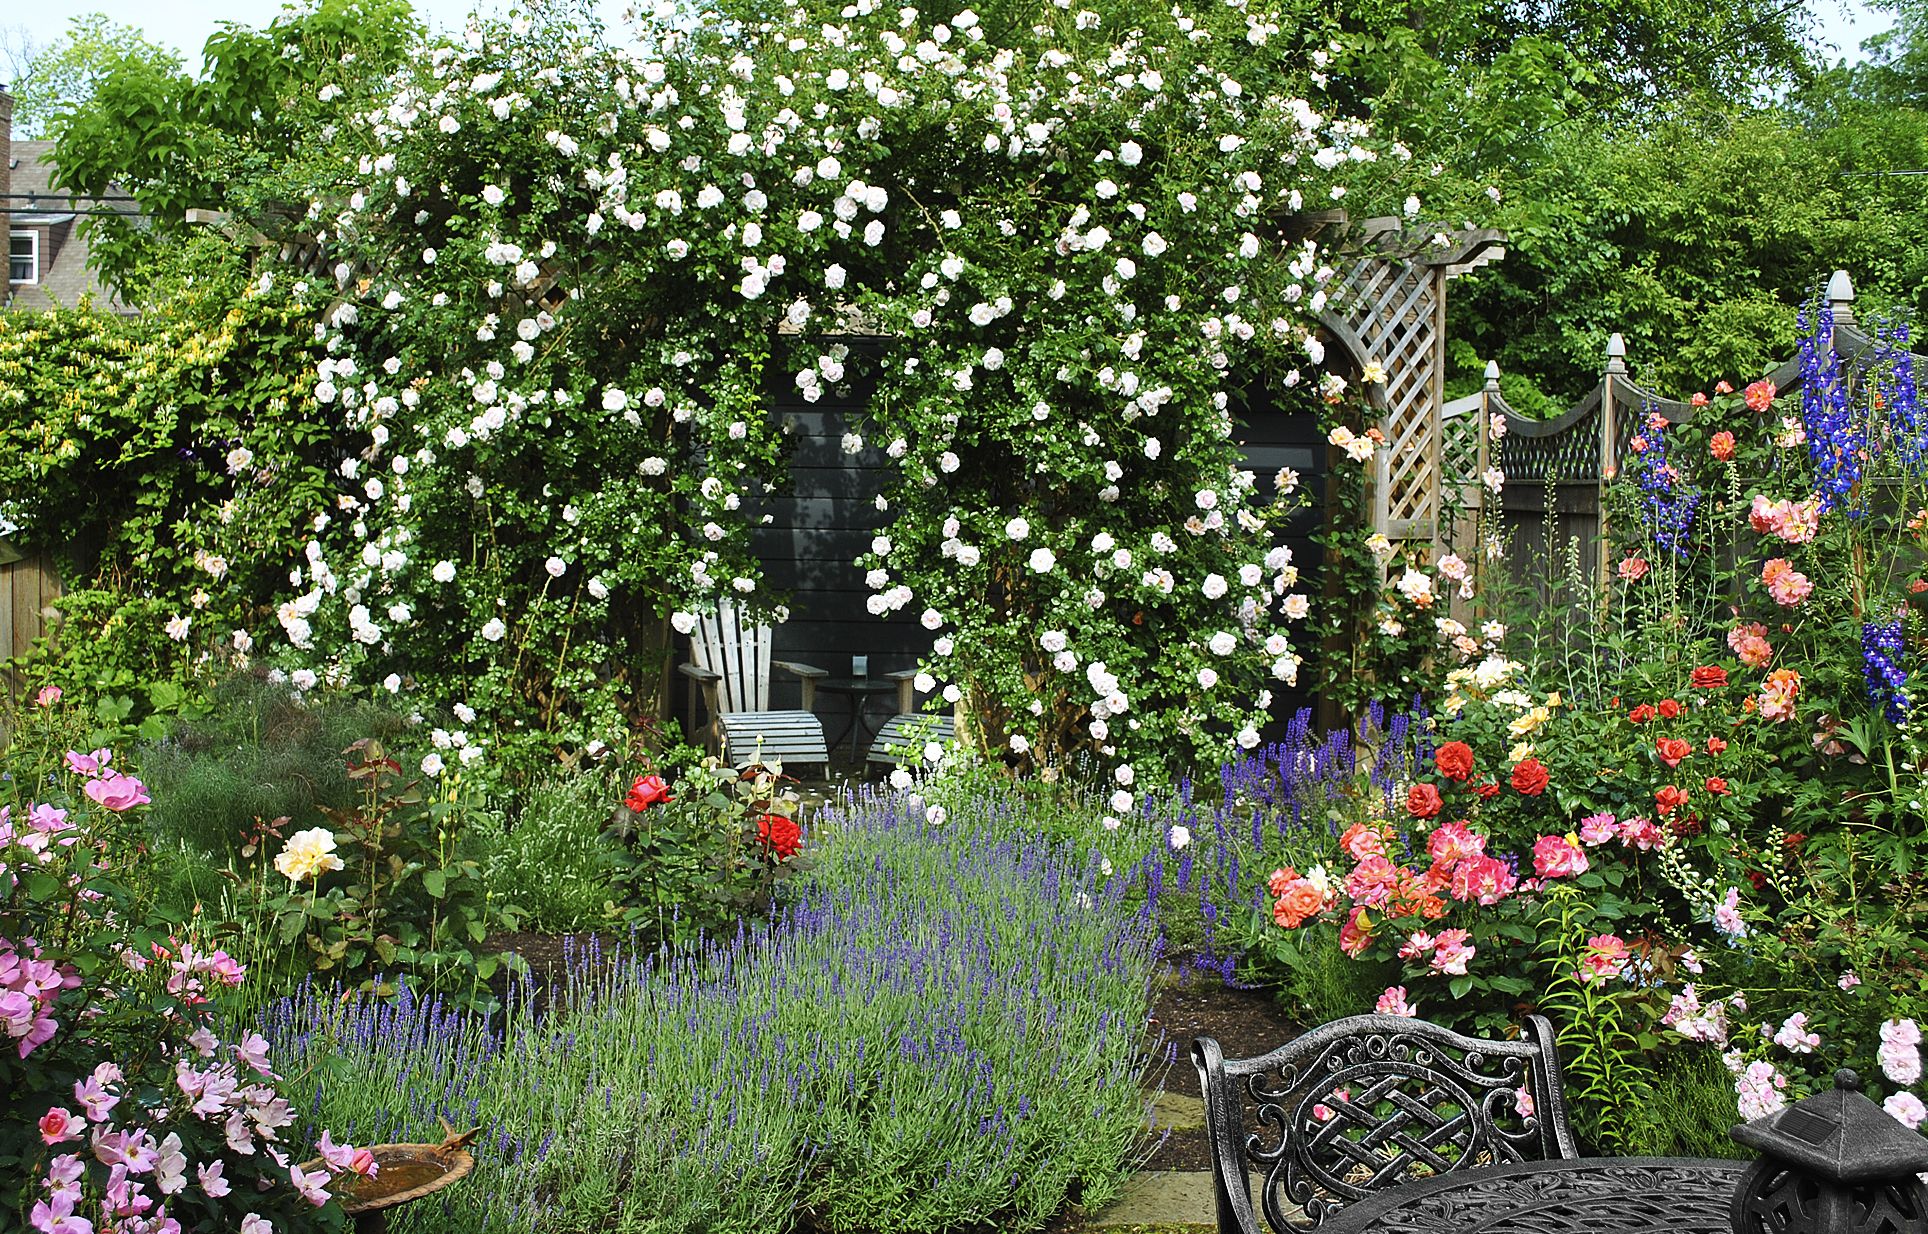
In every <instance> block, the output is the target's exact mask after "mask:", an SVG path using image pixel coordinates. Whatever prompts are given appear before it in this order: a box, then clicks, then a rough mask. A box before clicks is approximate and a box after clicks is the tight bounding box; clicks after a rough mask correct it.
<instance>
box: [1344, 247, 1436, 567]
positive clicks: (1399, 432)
mask: <svg viewBox="0 0 1928 1234" xmlns="http://www.w3.org/2000/svg"><path fill="white" fill-rule="evenodd" d="M1346 288H1347V295H1346V297H1345V301H1344V303H1343V305H1342V306H1341V307H1340V310H1339V311H1340V313H1341V315H1342V316H1343V318H1344V320H1345V323H1346V325H1347V326H1348V327H1349V328H1350V329H1351V330H1352V332H1353V333H1354V334H1355V335H1357V336H1358V339H1359V341H1360V343H1361V344H1362V345H1363V346H1364V348H1365V355H1364V356H1363V357H1362V358H1363V359H1366V360H1377V361H1378V362H1379V363H1380V364H1382V365H1384V366H1385V369H1386V424H1385V432H1386V467H1385V472H1384V477H1385V492H1384V493H1383V494H1382V496H1381V499H1380V500H1381V506H1380V509H1381V511H1382V517H1383V518H1384V520H1385V524H1386V526H1387V527H1389V528H1400V527H1406V528H1413V527H1425V528H1428V529H1430V528H1431V527H1432V526H1433V524H1434V520H1435V519H1436V518H1437V516H1438V513H1439V511H1438V510H1437V509H1436V508H1435V506H1436V495H1437V493H1438V481H1439V456H1438V442H1437V440H1436V438H1435V429H1434V410H1435V409H1434V407H1433V399H1434V391H1435V390H1436V389H1437V378H1438V371H1437V370H1438V365H1439V337H1438V331H1437V328H1436V325H1435V322H1436V313H1437V309H1438V296H1439V283H1438V279H1437V276H1436V275H1435V273H1434V272H1433V271H1432V270H1431V269H1429V268H1428V267H1425V266H1421V265H1417V264H1414V263H1412V262H1408V261H1396V260H1388V259H1386V258H1382V257H1381V258H1368V259H1366V260H1365V261H1362V262H1360V263H1359V264H1358V265H1357V266H1355V267H1354V268H1353V270H1352V273H1351V274H1350V275H1349V276H1348V277H1347V279H1346ZM1426 534H1431V532H1430V530H1429V531H1428V532H1427V533H1426Z"/></svg>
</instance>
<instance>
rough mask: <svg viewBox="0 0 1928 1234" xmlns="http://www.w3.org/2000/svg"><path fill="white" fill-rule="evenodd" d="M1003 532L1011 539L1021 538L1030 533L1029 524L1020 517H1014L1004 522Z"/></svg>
mask: <svg viewBox="0 0 1928 1234" xmlns="http://www.w3.org/2000/svg"><path fill="white" fill-rule="evenodd" d="M1004 534H1005V535H1007V536H1009V537H1010V538H1011V539H1013V540H1022V539H1024V538H1025V537H1026V536H1028V535H1030V534H1031V524H1030V523H1028V522H1026V521H1025V520H1024V519H1022V518H1014V519H1012V520H1011V521H1010V522H1008V523H1006V524H1004Z"/></svg>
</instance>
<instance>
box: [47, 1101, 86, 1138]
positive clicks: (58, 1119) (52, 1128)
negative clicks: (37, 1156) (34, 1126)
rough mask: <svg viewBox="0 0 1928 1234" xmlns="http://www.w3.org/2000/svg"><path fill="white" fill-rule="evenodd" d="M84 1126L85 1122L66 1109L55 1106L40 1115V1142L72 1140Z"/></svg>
mask: <svg viewBox="0 0 1928 1234" xmlns="http://www.w3.org/2000/svg"><path fill="white" fill-rule="evenodd" d="M84 1126H85V1124H84V1123H81V1122H80V1121H79V1120H78V1119H76V1118H75V1117H74V1116H73V1115H72V1114H71V1113H69V1112H68V1111H67V1110H66V1109H64V1108H63V1107H61V1106H55V1107H54V1108H53V1109H51V1110H48V1111H47V1112H46V1113H45V1114H42V1115H41V1116H40V1142H41V1143H43V1144H58V1143H60V1142H61V1141H63V1140H71V1139H73V1138H75V1137H76V1136H77V1135H79V1134H80V1132H79V1130H78V1129H79V1128H81V1127H84Z"/></svg>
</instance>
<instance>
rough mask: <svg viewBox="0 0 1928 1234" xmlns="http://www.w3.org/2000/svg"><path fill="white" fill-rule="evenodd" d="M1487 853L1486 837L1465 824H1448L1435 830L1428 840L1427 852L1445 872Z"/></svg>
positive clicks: (1434, 862)
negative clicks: (1468, 859)
mask: <svg viewBox="0 0 1928 1234" xmlns="http://www.w3.org/2000/svg"><path fill="white" fill-rule="evenodd" d="M1485 851H1486V837H1485V836H1483V835H1480V834H1479V833H1478V832H1476V831H1474V830H1473V829H1472V828H1470V827H1468V826H1467V825H1466V824H1465V823H1446V824H1443V825H1442V826H1440V827H1437V828H1435V829H1434V831H1433V834H1432V835H1430V836H1428V837H1427V838H1426V852H1427V853H1428V855H1430V856H1431V857H1432V859H1433V864H1434V865H1435V866H1437V867H1439V869H1440V870H1441V871H1442V872H1444V871H1447V870H1451V869H1452V868H1453V867H1454V866H1455V865H1457V864H1458V863H1459V862H1461V861H1464V860H1466V859H1467V858H1469V857H1478V856H1480V855H1481V854H1482V853H1484V852H1485Z"/></svg>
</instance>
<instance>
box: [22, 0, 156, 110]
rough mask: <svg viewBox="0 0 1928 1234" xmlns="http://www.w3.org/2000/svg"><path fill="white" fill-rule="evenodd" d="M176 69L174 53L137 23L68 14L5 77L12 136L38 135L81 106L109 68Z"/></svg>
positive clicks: (113, 70)
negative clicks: (63, 27)
mask: <svg viewBox="0 0 1928 1234" xmlns="http://www.w3.org/2000/svg"><path fill="white" fill-rule="evenodd" d="M180 69H181V59H180V57H179V56H177V55H175V54H174V52H173V51H171V50H169V49H168V48H166V47H163V46H161V45H160V44H159V43H155V42H151V41H150V40H148V39H147V38H146V37H144V36H143V35H142V34H141V32H140V29H139V28H138V27H135V26H124V25H121V24H120V23H118V22H115V21H112V20H110V19H109V18H108V16H107V15H106V14H105V13H82V14H80V15H79V16H76V17H72V18H69V19H68V22H67V31H66V33H64V34H62V35H61V36H60V37H59V38H57V39H55V40H54V41H53V42H52V43H49V44H48V45H47V46H45V47H42V48H35V49H33V50H32V51H31V52H30V54H28V55H27V56H26V57H25V62H24V63H23V64H21V65H20V66H19V68H18V70H17V71H16V72H15V73H13V74H11V75H10V76H9V79H8V81H7V82H6V86H7V93H9V94H11V95H13V136H14V140H16V141H20V140H32V139H35V138H38V137H40V136H41V135H42V134H44V133H45V132H46V130H47V128H48V126H49V124H50V123H51V122H52V121H54V120H55V119H56V118H57V117H59V116H60V115H61V114H62V113H63V112H66V111H70V110H72V109H74V108H76V107H84V106H85V105H86V104H87V103H88V101H89V100H90V99H91V98H92V97H93V93H94V89H95V87H96V85H97V84H98V83H99V82H100V81H101V79H102V78H104V77H106V76H108V75H110V74H113V73H120V72H124V73H129V74H140V75H143V76H144V75H147V74H150V73H151V74H156V75H164V74H172V73H179V72H180Z"/></svg>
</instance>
